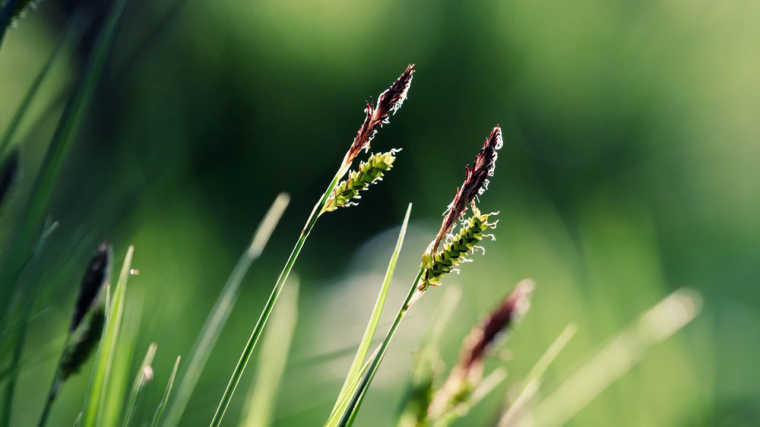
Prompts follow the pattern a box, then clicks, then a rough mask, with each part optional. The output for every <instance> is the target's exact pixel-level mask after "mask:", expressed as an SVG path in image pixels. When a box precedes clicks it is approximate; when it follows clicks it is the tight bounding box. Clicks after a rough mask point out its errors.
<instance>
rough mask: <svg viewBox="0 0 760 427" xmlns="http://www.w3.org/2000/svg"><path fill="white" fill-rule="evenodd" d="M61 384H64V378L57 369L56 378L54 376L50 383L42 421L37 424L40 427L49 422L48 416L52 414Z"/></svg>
mask: <svg viewBox="0 0 760 427" xmlns="http://www.w3.org/2000/svg"><path fill="white" fill-rule="evenodd" d="M61 385H63V380H62V379H61V375H60V374H59V372H58V370H57V369H56V373H55V378H53V383H52V384H50V390H49V391H48V395H47V399H45V408H44V409H43V410H42V415H41V416H40V422H39V423H38V424H37V425H38V427H44V425H45V424H46V423H47V420H48V417H49V416H50V410H51V409H52V408H53V402H54V401H55V398H56V397H57V396H58V390H60V388H61Z"/></svg>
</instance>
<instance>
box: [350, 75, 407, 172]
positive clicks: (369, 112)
mask: <svg viewBox="0 0 760 427" xmlns="http://www.w3.org/2000/svg"><path fill="white" fill-rule="evenodd" d="M413 76H414V64H410V65H409V66H407V67H406V70H404V72H403V73H401V75H400V76H399V77H398V79H396V81H395V82H393V84H392V85H391V86H390V87H389V88H388V89H386V90H385V91H384V92H383V93H381V94H380V96H379V97H378V98H377V103H376V105H375V106H374V107H373V106H372V104H370V103H367V105H366V106H365V107H364V123H362V126H361V127H360V128H359V131H358V132H357V133H356V137H354V141H353V143H352V144H351V148H349V149H348V152H347V153H346V157H345V158H344V159H343V166H345V167H347V166H348V165H350V164H351V163H352V162H353V161H354V159H355V158H356V156H357V155H358V154H359V152H361V151H362V150H365V151H367V150H369V144H370V142H371V141H372V138H374V137H375V134H377V131H378V130H379V129H380V128H381V127H382V126H383V125H385V124H388V123H389V121H388V118H389V117H390V115H391V114H396V111H398V110H399V109H400V108H401V105H402V104H403V103H404V100H405V99H406V94H407V93H408V92H409V86H410V85H411V84H412V77H413Z"/></svg>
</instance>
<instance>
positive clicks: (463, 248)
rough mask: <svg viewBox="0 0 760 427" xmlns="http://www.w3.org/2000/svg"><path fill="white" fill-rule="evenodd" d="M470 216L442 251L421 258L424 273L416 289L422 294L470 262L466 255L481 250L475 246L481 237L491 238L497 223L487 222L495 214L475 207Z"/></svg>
mask: <svg viewBox="0 0 760 427" xmlns="http://www.w3.org/2000/svg"><path fill="white" fill-rule="evenodd" d="M472 211H473V213H472V216H471V217H469V218H467V219H466V220H465V221H463V222H462V225H461V226H460V228H459V231H458V232H457V234H456V235H454V236H452V237H450V238H449V239H448V240H447V241H446V243H444V245H443V249H441V250H440V251H439V252H437V253H435V254H430V253H426V254H425V255H423V257H422V264H423V266H424V267H425V273H424V274H423V275H422V280H421V281H420V284H419V286H418V287H417V289H418V290H419V291H421V292H424V291H425V290H427V288H429V287H430V286H438V285H439V284H440V280H441V278H442V277H443V276H445V275H446V274H448V273H451V272H452V271H456V270H457V266H458V265H460V264H462V263H465V262H470V261H471V260H470V259H469V258H467V255H468V254H470V253H471V252H474V251H475V249H476V248H480V249H481V250H483V248H481V247H480V246H477V244H478V243H479V242H480V241H481V240H483V237H486V236H492V235H490V234H487V233H486V231H488V230H489V229H491V228H494V227H496V223H497V221H493V222H489V219H490V218H491V217H492V216H494V215H496V212H491V213H487V214H484V213H481V212H480V210H479V209H478V208H477V207H473V208H472ZM483 251H485V250H483Z"/></svg>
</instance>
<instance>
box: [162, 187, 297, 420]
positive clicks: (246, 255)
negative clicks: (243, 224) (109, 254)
mask: <svg viewBox="0 0 760 427" xmlns="http://www.w3.org/2000/svg"><path fill="white" fill-rule="evenodd" d="M289 201H290V197H289V196H288V195H287V194H285V193H281V194H279V195H278V196H277V198H276V199H275V200H274V202H273V203H272V206H271V207H270V208H269V211H267V213H266V215H265V216H264V218H263V219H262V220H261V223H259V226H258V228H257V229H256V232H255V233H254V236H253V239H252V240H251V244H250V246H248V248H247V249H246V251H245V252H243V254H242V255H241V256H240V259H238V262H237V264H236V265H235V268H233V270H232V272H231V273H230V276H229V277H228V278H227V283H225V285H224V288H223V289H222V292H221V293H220V294H219V298H218V299H217V301H216V303H215V304H214V307H213V308H212V309H211V312H210V313H209V316H208V318H207V319H206V323H204V325H203V329H202V330H201V333H200V334H199V335H198V339H197V340H196V342H195V345H194V348H193V351H192V352H191V353H190V362H189V363H188V365H187V368H186V370H185V375H184V376H183V377H182V379H181V380H180V383H179V385H178V386H177V393H176V395H175V398H174V400H173V401H172V404H171V406H170V407H169V411H168V412H167V414H166V421H165V422H164V425H167V426H175V425H179V422H180V419H181V418H182V414H183V413H184V412H185V408H186V407H187V403H188V402H189V401H190V396H191V395H192V394H193V390H195V386H196V385H197V384H198V379H200V376H201V372H203V368H204V367H205V366H206V362H207V361H208V358H209V355H210V354H211V350H212V349H213V348H214V345H215V344H216V340H217V338H218V337H219V334H220V332H221V330H222V328H223V327H224V325H225V323H226V322H227V319H228V318H229V316H230V312H231V311H232V308H233V306H234V305H235V301H236V300H237V297H238V291H239V290H240V285H241V283H242V282H243V278H245V275H246V273H247V272H248V269H249V268H250V267H251V264H252V263H253V262H254V261H255V260H256V259H257V258H258V257H259V256H260V255H261V253H262V251H263V250H264V248H265V247H266V244H267V242H268V241H269V238H270V237H271V235H272V233H273V232H274V228H275V227H276V226H277V223H278V222H279V221H280V218H281V217H282V214H283V213H284V212H285V208H287V206H288V203H289Z"/></svg>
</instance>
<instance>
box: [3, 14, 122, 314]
mask: <svg viewBox="0 0 760 427" xmlns="http://www.w3.org/2000/svg"><path fill="white" fill-rule="evenodd" d="M9 1H15V0H9ZM125 4H126V0H115V1H114V4H113V6H112V7H111V10H110V11H109V15H108V17H107V18H106V20H105V23H104V25H103V27H102V29H101V31H100V33H99V34H98V37H97V39H96V41H95V45H94V48H93V51H92V53H91V55H90V57H89V59H88V62H87V65H86V67H85V71H84V73H83V74H82V76H81V77H80V79H79V80H78V82H77V86H76V89H75V90H74V93H73V95H72V96H71V98H70V99H69V101H68V103H67V105H66V108H65V109H64V111H63V114H62V115H61V118H60V119H59V121H58V125H57V127H56V130H55V133H54V134H53V137H52V139H51V142H50V144H49V146H48V148H47V151H46V153H45V157H44V159H43V161H42V165H41V166H40V170H39V173H38V175H37V177H36V179H35V181H34V184H33V185H32V191H31V195H30V197H29V200H28V201H27V203H26V206H25V212H24V216H23V220H22V222H21V224H20V226H19V227H18V228H17V232H16V234H15V235H14V238H13V243H12V245H11V247H13V251H12V252H10V254H9V257H8V260H7V264H6V265H4V266H3V271H2V272H1V273H0V289H2V290H3V291H5V292H6V293H7V294H4V295H0V304H2V306H0V310H1V311H2V312H3V313H6V312H7V304H8V301H9V298H8V294H10V293H12V292H13V290H14V288H15V286H12V285H13V284H15V282H16V278H17V277H18V275H19V274H20V271H21V269H22V268H23V265H24V263H25V260H26V259H27V258H28V256H29V252H30V250H31V247H32V241H33V240H34V236H35V235H37V233H38V232H39V229H40V227H41V226H42V223H43V220H44V218H45V214H46V211H47V207H48V203H49V201H50V196H51V194H52V190H53V187H54V185H55V181H56V177H57V176H58V172H59V170H60V168H61V165H62V163H63V159H64V157H65V155H66V153H67V151H68V148H69V147H70V145H71V143H72V141H73V140H74V136H75V135H76V131H77V130H78V128H79V125H80V124H81V122H82V120H83V118H84V114H85V111H86V108H87V107H88V106H89V104H90V102H91V100H92V97H93V93H94V91H95V86H96V84H97V82H98V80H99V77H100V75H101V74H102V70H103V65H104V64H105V62H106V58H107V57H108V53H109V52H110V51H111V48H112V45H113V41H114V39H115V35H116V28H117V26H118V23H119V21H120V19H121V16H122V12H123V10H124V6H125ZM6 5H7V4H6ZM2 29H3V27H2V25H1V24H0V31H2Z"/></svg>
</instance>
